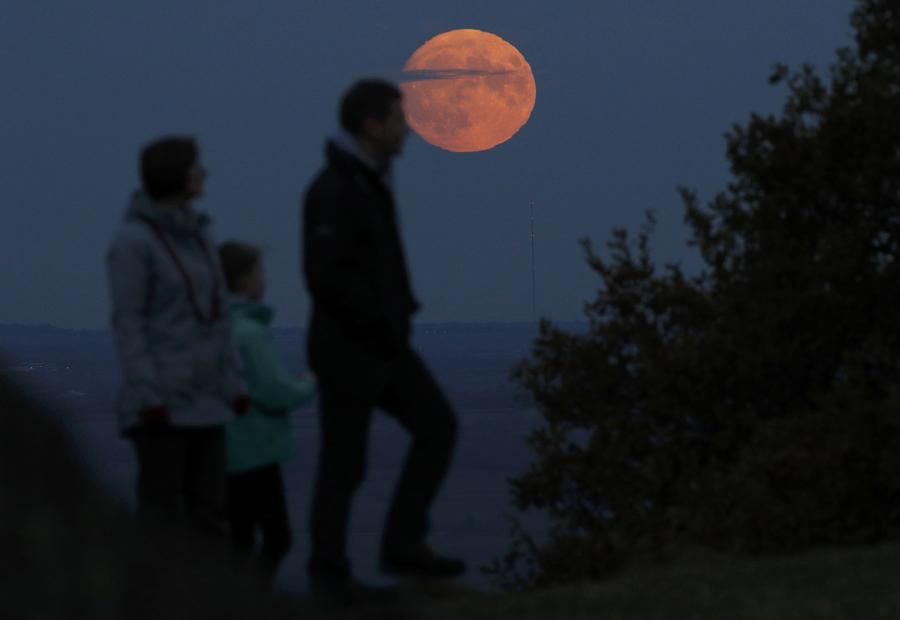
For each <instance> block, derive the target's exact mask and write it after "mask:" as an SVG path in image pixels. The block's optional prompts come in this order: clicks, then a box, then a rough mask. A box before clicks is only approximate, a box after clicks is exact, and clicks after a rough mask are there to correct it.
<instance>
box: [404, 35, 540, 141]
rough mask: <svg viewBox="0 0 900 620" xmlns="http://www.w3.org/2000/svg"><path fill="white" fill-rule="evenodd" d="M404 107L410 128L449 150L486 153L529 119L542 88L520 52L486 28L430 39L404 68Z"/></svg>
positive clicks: (426, 139)
mask: <svg viewBox="0 0 900 620" xmlns="http://www.w3.org/2000/svg"><path fill="white" fill-rule="evenodd" d="M403 71H404V73H405V74H406V77H405V80H404V83H403V84H402V85H401V88H402V90H403V99H404V102H403V107H404V111H405V113H406V120H407V122H408V123H409V125H410V127H412V128H413V130H414V131H415V132H416V133H417V134H419V135H420V136H421V137H422V138H423V139H424V140H425V141H426V142H429V143H430V144H433V145H434V146H438V147H440V148H442V149H446V150H448V151H454V152H457V153H471V152H474V151H486V150H487V149H491V148H494V147H495V146H497V145H498V144H502V143H503V142H506V141H507V140H509V139H510V138H511V137H513V135H514V134H515V133H516V132H517V131H519V129H521V128H522V126H523V125H525V123H527V122H528V118H529V117H530V116H531V111H532V110H533V109H534V101H535V98H536V96H537V87H536V85H535V82H534V75H533V74H532V73H531V66H530V65H529V64H528V61H526V60H525V57H524V56H523V55H522V53H521V52H519V50H517V49H516V48H515V47H514V46H513V45H511V44H509V43H507V42H506V41H504V40H503V39H501V38H500V37H498V36H497V35H495V34H491V33H490V32H483V31H481V30H470V29H466V30H451V31H449V32H445V33H443V34H439V35H437V36H436V37H434V38H432V39H429V40H428V41H427V42H426V43H425V44H424V45H422V47H420V48H419V49H417V50H416V51H415V52H414V53H413V55H412V56H410V58H409V60H407V61H406V65H405V66H404V67H403Z"/></svg>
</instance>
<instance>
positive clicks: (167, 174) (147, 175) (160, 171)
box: [141, 136, 197, 200]
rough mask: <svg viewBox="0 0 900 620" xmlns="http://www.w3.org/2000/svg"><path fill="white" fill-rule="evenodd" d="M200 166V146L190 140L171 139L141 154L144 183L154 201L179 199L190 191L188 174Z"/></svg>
mask: <svg viewBox="0 0 900 620" xmlns="http://www.w3.org/2000/svg"><path fill="white" fill-rule="evenodd" d="M196 162H197V143H196V142H195V141H194V139H193V138H191V137H188V136H169V137H165V138H160V139H159V140H156V141H154V142H151V143H150V144H148V145H147V146H145V147H144V148H143V150H142V151H141V180H142V181H143V184H144V191H145V192H146V193H147V195H148V196H150V198H152V199H153V200H165V199H167V198H172V197H174V196H177V195H178V194H180V193H181V192H183V191H184V190H185V188H186V187H187V180H188V172H189V171H190V169H191V166H193V165H194V164H195V163H196Z"/></svg>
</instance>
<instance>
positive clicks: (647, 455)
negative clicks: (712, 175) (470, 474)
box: [491, 0, 900, 586]
mask: <svg viewBox="0 0 900 620" xmlns="http://www.w3.org/2000/svg"><path fill="white" fill-rule="evenodd" d="M851 23H852V25H853V29H854V33H855V45H853V46H852V47H850V48H846V49H841V50H839V52H838V54H837V60H836V62H835V63H834V65H833V66H832V67H831V68H830V71H829V75H828V78H827V79H823V78H822V77H820V76H819V75H818V74H817V72H816V71H815V70H814V69H813V68H812V67H809V66H804V67H802V68H801V69H800V70H799V71H790V70H788V69H787V68H785V67H783V66H777V67H776V68H775V70H774V72H773V75H772V78H771V82H772V83H773V84H776V85H780V86H781V87H783V88H785V89H786V91H787V93H786V103H785V105H784V107H783V109H782V111H781V112H780V113H779V114H777V115H770V116H765V117H763V116H756V115H754V116H752V117H751V118H750V120H749V121H748V122H747V123H746V124H745V125H743V126H736V127H734V128H733V129H732V130H731V132H730V133H729V134H728V135H727V155H728V159H729V161H730V162H731V171H732V176H733V180H732V181H731V182H730V183H729V185H728V186H727V188H726V189H725V190H724V191H722V192H720V193H718V194H717V195H716V196H715V197H714V198H713V199H712V200H711V201H710V202H709V203H708V204H705V205H703V204H701V203H700V201H699V200H698V199H697V197H696V195H695V194H694V193H693V192H692V191H688V190H682V191H681V194H682V198H683V200H684V204H685V208H686V211H685V213H686V214H685V218H686V221H687V223H688V225H689V227H690V229H691V231H692V234H691V239H692V241H691V245H693V246H695V247H696V248H697V250H698V251H699V253H700V256H701V257H702V261H703V263H702V264H703V267H702V269H701V270H700V273H699V275H697V276H691V277H688V276H687V275H685V274H684V273H683V272H682V271H681V269H680V268H679V267H678V266H675V265H666V266H664V267H662V268H661V267H659V266H657V265H656V264H654V261H653V260H652V256H651V254H652V253H651V250H650V247H649V241H650V238H651V236H652V228H653V221H652V217H651V216H648V221H647V226H646V227H645V228H644V229H642V230H641V231H639V233H638V234H637V235H636V237H633V236H631V235H629V234H628V233H626V232H625V231H622V230H619V231H616V232H615V233H614V235H613V238H612V240H611V241H610V242H609V244H608V246H609V250H610V252H609V253H608V254H607V255H606V256H603V257H601V255H600V254H598V253H597V252H595V251H594V249H593V248H592V245H591V243H590V242H589V241H588V240H584V241H583V242H582V243H583V245H584V248H585V251H586V253H587V260H588V262H589V264H590V266H591V268H592V269H593V270H594V271H595V272H596V273H597V275H598V276H599V277H600V279H601V286H600V288H599V291H598V292H597V295H596V298H595V299H594V300H593V301H591V302H590V303H588V304H586V306H585V313H586V315H587V318H588V320H589V325H590V329H589V330H588V332H587V333H585V334H570V333H565V332H563V331H562V330H560V329H559V328H557V327H554V326H553V325H552V324H550V323H548V322H546V321H544V322H542V323H541V330H540V335H539V337H538V339H537V340H536V342H535V344H534V348H533V352H532V356H531V358H530V359H527V360H525V361H523V362H522V363H521V364H520V365H519V366H518V367H517V368H516V369H515V371H514V373H513V374H514V378H515V380H516V381H517V382H518V383H519V384H520V385H521V386H522V387H523V388H524V389H525V391H526V392H527V393H528V394H529V395H530V396H531V397H532V398H533V400H534V401H535V402H536V404H537V406H538V407H539V409H540V411H541V413H542V416H543V418H544V422H543V425H542V427H541V428H540V429H539V430H537V431H536V432H534V433H533V434H532V435H531V436H530V438H529V442H530V445H531V447H532V448H533V450H534V454H535V457H536V458H535V461H534V462H533V464H532V466H531V468H530V470H529V471H527V472H526V473H525V474H524V475H522V476H520V477H519V478H517V479H515V480H513V481H512V492H513V498H514V503H515V505H516V507H517V508H518V509H519V510H531V509H536V510H540V511H545V512H546V513H547V514H548V515H549V517H550V518H551V522H552V524H553V527H552V532H551V536H550V538H549V540H547V541H545V542H542V543H541V544H537V543H535V542H534V541H533V540H532V539H531V538H530V537H529V536H528V535H527V534H526V533H524V532H522V531H521V530H515V531H514V535H513V546H512V550H511V551H510V552H509V554H508V555H507V556H506V557H505V558H502V559H500V560H498V561H497V562H496V563H495V565H494V567H493V569H492V571H491V572H494V573H495V575H496V577H497V579H498V581H499V582H500V583H502V584H505V585H508V586H541V585H547V584H551V583H558V582H565V581H571V580H576V579H585V578H594V577H601V576H604V575H608V574H610V573H611V572H613V571H615V569H616V568H618V567H619V566H621V565H622V563H623V562H624V561H626V560H627V559H628V558H630V557H633V556H634V555H635V554H638V553H641V554H643V553H653V552H656V551H659V550H661V549H663V548H665V547H667V546H668V545H670V544H672V543H688V544H693V545H696V544H700V545H704V546H709V547H713V548H716V549H720V550H728V551H740V552H768V551H776V552H783V551H791V550H797V549H802V548H805V547H809V546H811V545H818V544H851V543H860V542H868V541H881V540H886V539H892V538H897V537H898V536H900V510H898V508H900V501H898V491H900V382H898V379H900V374H898V370H900V365H898V364H900V253H898V252H900V0H859V2H858V4H857V7H856V9H855V10H854V12H853V14H852V16H851Z"/></svg>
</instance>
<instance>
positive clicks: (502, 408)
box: [0, 323, 586, 593]
mask: <svg viewBox="0 0 900 620" xmlns="http://www.w3.org/2000/svg"><path fill="white" fill-rule="evenodd" d="M561 327H563V328H564V329H567V330H569V331H583V330H584V329H585V328H586V325H584V324H581V323H571V324H562V325H561ZM536 333H537V328H536V326H535V325H534V324H533V323H432V324H421V325H418V326H417V327H416V330H415V335H414V346H415V348H416V349H417V350H418V351H419V352H420V354H421V355H422V356H423V357H424V358H425V359H426V361H427V362H428V364H429V366H430V367H431V369H432V371H433V372H434V374H435V376H436V377H437V379H438V381H439V382H440V383H441V385H442V386H443V387H444V389H445V391H446V393H447V395H448V397H449V398H450V401H451V402H452V403H453V405H454V406H455V407H456V409H457V411H458V413H459V417H460V422H461V435H460V443H459V446H458V449H457V453H456V459H455V462H454V465H453V468H452V471H451V474H450V476H449V478H448V480H447V482H446V484H445V486H444V488H443V490H442V492H441V494H440V496H439V498H438V501H437V504H436V508H435V511H434V515H433V516H434V523H433V525H432V527H433V535H432V537H431V538H432V542H433V544H434V546H435V547H436V548H439V549H445V550H453V551H454V552H455V553H459V554H462V555H463V556H464V557H465V558H466V559H467V561H468V562H469V564H470V570H469V572H468V574H467V575H466V577H465V578H464V579H463V582H464V583H465V584H466V585H470V586H472V587H478V588H489V587H490V582H489V580H488V579H487V577H485V576H484V575H482V574H481V572H480V570H479V569H480V567H481V566H484V565H486V564H488V563H490V561H491V559H492V558H493V557H494V556H496V555H499V554H501V553H502V552H503V551H505V549H506V545H507V542H508V541H507V532H508V527H509V526H508V522H507V520H506V519H505V518H504V513H505V512H508V511H509V510H510V506H509V501H508V500H509V496H508V491H507V479H508V478H509V477H512V476H515V475H517V474H520V473H521V472H523V471H524V470H525V469H526V468H527V467H528V463H529V461H530V457H529V450H528V448H527V446H526V444H525V442H524V437H525V436H526V434H527V433H528V432H529V431H530V430H531V429H533V428H535V426H536V425H537V424H538V423H539V415H538V413H537V412H536V411H535V409H534V408H533V407H532V406H531V404H530V403H529V402H528V401H527V399H526V398H525V396H524V395H523V394H522V393H521V392H520V391H519V390H518V389H517V387H516V386H515V385H514V384H513V383H512V382H511V381H510V380H509V373H510V369H511V368H512V367H513V366H514V365H515V364H516V362H518V361H519V360H521V359H523V358H524V357H526V356H527V355H528V354H529V351H530V347H531V343H532V341H533V339H534V337H535V336H536ZM273 335H274V337H275V340H276V343H277V346H278V347H279V349H280V352H281V354H282V355H283V359H284V360H285V363H286V365H287V366H288V367H289V368H290V369H291V370H292V371H294V372H298V373H299V372H302V371H303V370H304V367H305V348H304V338H305V332H304V330H301V329H275V330H273ZM0 355H2V362H0V369H2V372H3V373H4V375H6V376H7V377H10V378H12V379H13V380H14V381H16V382H17V383H19V384H20V385H21V386H23V387H24V389H25V390H26V391H28V392H29V393H31V394H34V395H36V396H37V397H38V398H39V399H40V400H42V401H44V402H46V403H48V404H49V405H51V407H52V409H53V410H54V411H56V412H58V417H59V420H60V422H61V423H62V424H63V425H64V426H65V428H66V429H67V430H68V431H69V432H70V433H71V435H72V437H73V438H74V441H75V442H76V444H77V445H78V447H79V448H80V449H81V451H82V453H83V455H84V461H85V464H86V466H87V467H88V468H89V469H90V470H91V471H92V472H94V474H95V475H96V476H97V477H98V478H99V479H100V480H101V481H102V482H103V483H104V484H105V485H106V486H107V487H108V488H109V489H110V492H111V493H112V494H113V495H114V496H115V497H117V498H118V499H119V500H120V501H122V502H123V503H125V504H127V505H133V486H134V471H135V464H134V457H133V454H132V449H131V446H130V445H129V444H128V443H127V441H124V440H122V439H121V438H120V437H119V435H118V433H117V429H116V420H115V413H114V411H115V410H114V407H115V396H116V390H117V386H118V382H119V368H118V364H117V361H116V357H115V351H114V348H113V342H112V336H111V334H110V333H109V332H108V331H99V330H64V329H58V328H55V327H52V326H49V325H42V326H21V325H0ZM294 422H295V424H294V432H295V445H296V455H295V458H294V459H293V460H292V461H291V462H290V463H289V464H288V465H287V466H286V468H285V474H286V483H287V486H288V497H289V506H290V513H291V520H292V525H293V529H294V534H295V544H294V548H293V550H292V552H291V554H290V555H289V557H288V558H287V560H286V562H285V564H284V566H283V568H282V570H281V572H280V574H279V579H278V584H279V586H280V587H281V588H283V589H284V590H286V591H289V592H295V593H300V592H302V591H303V590H305V577H304V571H303V565H304V562H305V558H306V553H307V549H308V547H307V535H306V529H307V528H306V520H307V514H308V508H309V496H310V492H311V488H312V479H313V474H314V469H315V457H316V451H317V442H318V428H317V420H316V413H315V408H314V406H313V407H309V408H305V409H301V410H299V411H298V412H296V414H295V415H294ZM406 441H407V440H406V438H405V435H404V433H403V431H402V430H401V429H400V428H399V426H398V425H396V424H395V423H394V422H393V421H392V420H391V419H390V418H389V417H387V416H385V415H378V416H376V420H375V423H374V425H373V427H372V442H371V445H370V452H369V464H370V465H369V470H368V476H367V479H366V481H365V482H364V486H363V488H362V490H361V491H360V493H359V495H358V496H357V500H356V503H355V506H354V513H353V517H352V518H353V521H352V534H351V549H352V551H351V553H352V556H353V560H354V568H355V571H356V573H357V574H358V576H359V577H360V578H361V579H364V580H367V581H370V582H376V583H382V582H387V580H385V579H384V578H382V577H380V576H379V575H378V574H377V570H376V551H377V547H378V542H379V541H378V536H379V532H380V529H381V522H382V519H383V516H384V510H385V507H386V503H387V501H388V499H389V497H390V492H391V489H392V488H393V483H394V480H395V478H396V475H397V473H398V471H399V466H400V462H401V459H402V456H403V452H404V450H403V447H405V445H406ZM525 523H526V524H527V526H528V527H529V528H530V529H531V530H532V531H533V532H534V533H535V534H538V535H539V534H540V532H541V530H542V528H543V527H544V524H545V522H544V520H543V519H542V518H541V517H540V515H531V516H529V515H526V519H525Z"/></svg>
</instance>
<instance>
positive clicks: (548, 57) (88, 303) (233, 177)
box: [0, 0, 853, 328]
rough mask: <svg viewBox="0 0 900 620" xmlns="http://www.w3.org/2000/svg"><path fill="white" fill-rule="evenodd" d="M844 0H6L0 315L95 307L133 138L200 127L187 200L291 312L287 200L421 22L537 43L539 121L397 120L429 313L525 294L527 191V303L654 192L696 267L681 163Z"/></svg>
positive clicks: (568, 287) (476, 310)
mask: <svg viewBox="0 0 900 620" xmlns="http://www.w3.org/2000/svg"><path fill="white" fill-rule="evenodd" d="M852 6H853V2H852V1H851V0H788V1H786V2H785V1H782V0H757V1H756V2H722V1H721V0H685V1H683V2H670V1H663V0H605V1H600V2H598V1H595V0H590V1H584V2H568V1H558V2H507V1H497V2H459V1H453V2H443V3H437V2H423V1H422V0H416V1H411V0H394V1H386V0H385V1H374V0H373V1H369V2H350V1H349V0H320V1H300V0H291V1H285V0H267V1H266V2H264V3H252V2H246V1H236V0H206V1H194V0H191V1H189V2H185V1H183V0H179V1H174V0H157V1H154V2H140V3H132V2H128V3H123V2H119V1H113V0H89V1H88V2H82V3H70V2H62V1H59V0H56V1H47V2H15V3H9V6H5V7H4V10H3V16H2V21H0V75H2V77H3V97H2V100H0V101H2V103H0V109H2V112H3V113H2V115H0V144H2V146H0V170H2V173H0V183H2V188H0V189H2V195H0V200H2V209H3V217H4V225H3V226H0V246H2V247H3V257H4V260H2V261H0V282H2V284H3V288H4V291H5V293H4V303H3V304H2V305H0V323H23V324H38V323H50V324H53V325H56V326H59V327H67V328H102V327H106V325H107V323H108V302H107V294H106V280H105V273H104V269H103V254H104V251H105V247H106V244H107V242H108V240H109V238H110V236H111V234H112V231H113V229H114V227H115V225H116V223H117V221H118V220H119V218H120V217H121V213H122V210H123V208H124V206H125V202H126V199H127V197H128V195H129V193H130V192H131V190H132V189H134V188H135V187H136V185H137V168H136V156H137V152H138V149H139V148H140V146H141V145H142V144H143V143H144V142H146V141H147V140H149V139H150V138H153V137H155V136H157V135H159V134H163V133H171V132H179V133H190V134H194V135H196V136H197V137H198V138H199V141H200V144H201V147H202V151H203V158H204V161H205V163H206V164H207V166H208V168H209V169H210V172H211V176H210V179H209V183H208V192H207V195H206V197H205V198H204V199H203V200H202V202H199V203H198V204H197V207H198V208H200V209H204V210H208V211H209V212H211V214H212V215H213V216H214V218H215V221H216V228H215V232H216V236H217V237H218V239H219V240H225V239H226V238H239V239H243V240H247V241H250V242H253V243H257V244H260V245H262V246H263V247H265V248H266V250H267V255H268V271H269V282H270V295H269V301H270V302H271V303H272V304H273V305H274V306H275V308H276V309H277V310H278V312H279V317H280V318H279V321H278V324H279V325H282V326H296V325H302V324H304V323H305V322H306V314H307V308H308V298H307V296H306V294H305V291H304V290H303V288H302V284H301V280H300V274H299V262H298V253H299V245H298V244H299V240H298V229H299V221H298V209H299V200H300V196H301V194H302V191H303V189H304V187H305V185H306V183H307V182H308V180H309V179H310V177H311V176H312V175H313V174H314V173H315V172H316V170H317V169H318V167H319V166H320V164H321V162H322V144H323V140H324V139H325V138H326V137H327V136H328V135H329V134H330V133H332V132H333V131H334V129H335V128H336V126H337V121H336V102H337V100H338V98H339V96H340V93H341V92H342V91H343V89H344V88H345V87H346V86H347V85H348V84H349V83H351V82H352V81H353V80H355V79H356V78H358V77H361V76H372V75H374V76H384V77H391V78H398V77H399V76H400V70H401V69H402V67H403V64H404V62H405V61H406V59H407V58H408V56H409V55H410V54H411V53H412V52H413V51H414V50H415V49H416V48H417V47H418V46H419V45H421V44H422V43H423V42H425V41H426V40H427V39H429V38H431V37H432V36H434V35H436V34H439V33H440V32H443V31H446V30H451V29H455V28H477V29H480V30H486V31H489V32H493V33H495V34H497V35H499V36H501V37H503V38H504V39H506V40H507V41H509V42H511V43H512V44H514V45H515V46H516V47H517V48H518V49H519V50H521V52H522V53H523V54H524V55H525V57H526V58H527V59H528V61H529V63H530V64H531V66H532V68H533V70H534V74H535V78H536V81H537V104H536V107H535V110H534V113H533V115H532V117H531V120H530V122H529V123H528V124H527V125H526V126H525V127H524V128H523V129H522V130H521V131H520V132H519V133H518V134H517V135H516V136H515V137H514V138H513V139H512V140H511V141H509V142H507V143H506V144H503V145H501V146H499V147H497V148H495V149H493V150H491V151H487V152H483V153H476V154H454V153H449V152H446V151H442V150H439V149H436V148H434V147H432V146H430V145H428V144H427V143H425V142H423V141H422V140H421V139H419V138H418V137H416V136H414V135H413V136H411V139H410V142H409V145H408V148H407V152H406V154H405V155H404V157H403V158H402V159H401V160H400V161H398V165H397V169H396V181H397V189H398V198H399V206H400V212H401V217H402V222H403V235H404V238H405V243H406V246H407V252H408V255H409V259H410V262H411V267H412V276H413V283H414V287H415V289H416V291H417V293H418V296H419V297H420V298H421V300H422V301H423V303H424V312H423V313H422V314H421V315H420V319H421V320H422V321H428V322H439V321H517V320H527V319H530V317H531V273H530V267H529V261H530V246H529V236H528V203H529V201H530V200H534V201H535V203H536V205H537V206H536V226H537V261H538V264H537V290H538V313H539V314H541V315H543V316H548V317H551V318H553V319H556V320H574V319H578V318H579V317H580V312H581V306H582V302H583V301H585V300H586V299H588V298H590V297H592V296H593V294H594V291H595V289H596V285H597V283H598V281H597V280H596V278H595V276H593V275H592V274H591V272H590V271H589V270H588V268H587V266H586V264H585V262H584V260H583V256H582V253H581V250H580V248H579V247H578V245H577V242H576V241H577V239H578V238H580V237H583V236H590V237H591V238H593V239H594V241H595V242H596V243H597V245H600V244H602V242H603V241H605V240H606V239H607V238H608V237H609V232H610V230H611V229H612V228H613V227H616V226H626V227H630V228H634V227H635V226H636V225H638V223H639V222H640V221H641V219H642V213H643V212H644V211H645V210H646V209H655V210H656V211H657V214H658V219H659V230H658V233H657V235H656V241H655V245H656V248H657V254H658V256H659V257H660V258H661V259H664V260H680V261H682V262H683V263H684V264H685V265H687V266H688V267H696V265H697V259H696V258H695V257H694V256H693V255H692V254H691V253H690V251H689V250H688V248H687V247H686V246H685V244H684V239H685V235H686V233H685V229H684V227H683V225H682V223H681V217H682V208H681V204H680V201H679V200H678V198H677V196H676V193H675V187H676V186H677V185H679V184H683V185H687V186H689V187H694V188H696V189H698V190H699V191H700V194H701V196H703V197H704V198H709V197H710V196H711V195H712V193H713V192H714V191H716V190H719V189H722V188H723V187H724V185H725V183H726V181H727V163H726V161H725V158H724V140H723V133H724V132H725V131H726V130H727V129H728V128H729V127H730V126H731V125H732V124H733V123H735V122H743V121H744V120H746V119H747V117H748V115H749V114H750V113H751V112H752V111H758V112H763V113H767V112H771V111H775V110H777V108H778V106H779V105H780V102H781V101H782V99H783V96H784V92H783V91H782V90H780V89H779V88H773V87H770V86H768V84H767V78H768V75H769V73H770V69H771V66H772V65H773V63H775V62H778V61H783V62H786V63H788V64H791V65H797V64H799V63H801V62H804V61H808V62H811V63H813V64H814V65H816V66H817V67H819V68H820V69H825V68H827V66H828V64H829V63H830V62H831V61H832V59H833V58H834V52H835V50H836V49H837V48H838V47H840V46H843V45H847V44H848V43H849V42H850V41H849V25H848V21H847V18H848V15H849V12H850V10H851V9H852Z"/></svg>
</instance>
